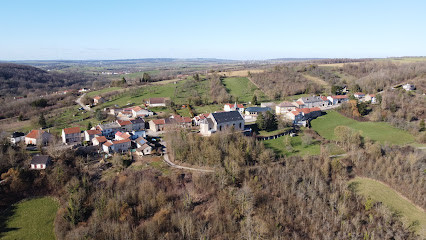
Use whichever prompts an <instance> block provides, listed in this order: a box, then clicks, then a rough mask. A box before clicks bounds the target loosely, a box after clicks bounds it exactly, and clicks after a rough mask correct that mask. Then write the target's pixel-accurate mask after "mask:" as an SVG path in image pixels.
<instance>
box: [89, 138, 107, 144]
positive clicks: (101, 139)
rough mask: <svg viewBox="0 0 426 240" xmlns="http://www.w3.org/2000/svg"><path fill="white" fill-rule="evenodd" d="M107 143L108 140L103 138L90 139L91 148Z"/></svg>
mask: <svg viewBox="0 0 426 240" xmlns="http://www.w3.org/2000/svg"><path fill="white" fill-rule="evenodd" d="M107 141H108V140H107V139H106V137H105V136H99V137H94V138H93V139H92V144H93V146H99V145H102V144H104V143H106V142H107Z"/></svg>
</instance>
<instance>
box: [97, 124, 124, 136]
mask: <svg viewBox="0 0 426 240" xmlns="http://www.w3.org/2000/svg"><path fill="white" fill-rule="evenodd" d="M96 129H97V130H99V131H101V132H102V135H104V136H110V135H114V134H115V133H116V132H117V131H120V130H121V127H120V125H119V124H118V123H116V122H111V123H105V124H99V125H98V126H96Z"/></svg>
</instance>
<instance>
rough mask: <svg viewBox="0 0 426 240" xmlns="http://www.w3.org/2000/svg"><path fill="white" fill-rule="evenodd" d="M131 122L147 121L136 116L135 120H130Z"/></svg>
mask: <svg viewBox="0 0 426 240" xmlns="http://www.w3.org/2000/svg"><path fill="white" fill-rule="evenodd" d="M130 122H131V123H133V124H135V123H145V120H143V119H142V118H136V119H133V120H130Z"/></svg>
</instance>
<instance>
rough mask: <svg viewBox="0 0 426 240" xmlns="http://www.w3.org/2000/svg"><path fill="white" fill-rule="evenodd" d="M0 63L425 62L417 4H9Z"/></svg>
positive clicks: (17, 0)
mask: <svg viewBox="0 0 426 240" xmlns="http://www.w3.org/2000/svg"><path fill="white" fill-rule="evenodd" d="M0 8H1V9H2V11H1V14H0V32H1V33H0V60H103V59H105V60H106V59H137V58H221V59H235V60H263V59H273V58H346V57H348V58H364V57H368V58H374V57H394V56H426V31H425V30H426V26H425V25H426V14H425V13H426V1H424V0H418V1H414V0H404V1H393V0H368V1H367V0H356V1H355V0H352V1H350V0H347V1H346V0H339V1H331V0H330V1H327V0H304V1H303V0H292V1H287V0H281V1H270V0H264V1H251V0H244V1H239V0H234V1H231V0H228V1H222V0H215V1H211V0H207V1H206V0H198V1H192V0H181V1H177V0H170V1H166V0H157V1H143V0H138V1H136V0H135V1H130V0H121V1H118V0H115V1H112V0H102V1H100V0H84V1H83V0H68V1H61V0H59V1H58V0H44V1H36V0H13V1H2V3H1V5H0Z"/></svg>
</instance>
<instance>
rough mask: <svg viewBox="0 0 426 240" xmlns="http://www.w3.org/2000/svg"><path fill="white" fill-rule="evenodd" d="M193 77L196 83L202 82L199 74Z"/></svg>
mask: <svg viewBox="0 0 426 240" xmlns="http://www.w3.org/2000/svg"><path fill="white" fill-rule="evenodd" d="M192 77H193V78H194V80H195V81H197V82H199V81H200V75H199V74H198V73H196V74H194V75H193V76H192Z"/></svg>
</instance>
